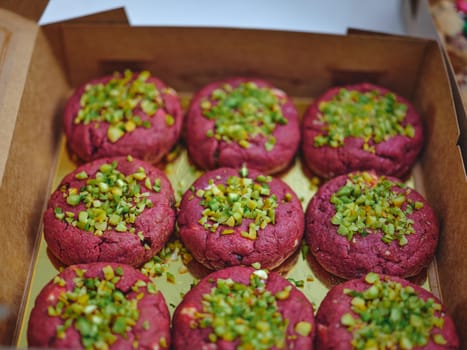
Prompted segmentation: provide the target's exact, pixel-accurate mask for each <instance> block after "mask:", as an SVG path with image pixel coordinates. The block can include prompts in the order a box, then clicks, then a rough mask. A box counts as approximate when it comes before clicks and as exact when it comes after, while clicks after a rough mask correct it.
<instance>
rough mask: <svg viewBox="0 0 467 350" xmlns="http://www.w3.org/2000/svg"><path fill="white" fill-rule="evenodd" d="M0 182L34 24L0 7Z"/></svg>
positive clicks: (26, 71)
mask: <svg viewBox="0 0 467 350" xmlns="http://www.w3.org/2000/svg"><path fill="white" fill-rule="evenodd" d="M0 23H1V24H0V123H1V125H2V127H1V128H0V149H1V152H0V184H1V182H2V180H3V174H4V171H5V165H6V161H7V158H8V154H9V149H10V144H11V140H12V137H13V130H14V128H15V125H16V119H17V116H18V111H19V107H20V102H21V97H22V95H23V90H24V85H25V83H26V78H27V75H28V70H29V64H30V62H31V56H32V52H33V49H34V45H35V40H36V35H37V32H38V26H37V25H36V24H35V23H34V22H33V21H31V20H27V19H25V18H23V17H21V16H19V15H17V14H14V13H12V12H10V11H7V10H3V9H0Z"/></svg>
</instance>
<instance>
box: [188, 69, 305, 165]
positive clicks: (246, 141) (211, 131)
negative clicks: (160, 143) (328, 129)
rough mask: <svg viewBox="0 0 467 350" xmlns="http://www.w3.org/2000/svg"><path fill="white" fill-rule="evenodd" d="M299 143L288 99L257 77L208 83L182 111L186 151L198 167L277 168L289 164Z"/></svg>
mask: <svg viewBox="0 0 467 350" xmlns="http://www.w3.org/2000/svg"><path fill="white" fill-rule="evenodd" d="M299 142H300V131H299V121H298V114H297V110H296V109H295V107H294V105H293V103H292V101H291V99H290V98H289V97H288V96H287V95H286V93H285V92H283V91H282V90H279V89H277V88H275V87H273V86H272V85H271V84H270V83H268V82H266V81H263V80H260V79H249V78H231V79H226V80H222V81H217V82H214V83H211V84H209V85H207V86H205V87H204V88H202V89H201V90H200V91H199V92H198V93H197V94H196V95H195V96H194V97H193V100H192V101H191V104H190V107H189V109H188V113H187V116H186V144H187V148H188V154H189V156H190V159H191V160H192V161H193V162H194V163H195V164H196V165H197V166H199V167H200V168H202V169H208V170H211V169H215V168H220V167H232V168H239V167H241V166H242V165H243V164H245V165H246V166H247V167H248V168H255V169H257V170H259V171H261V172H263V173H267V174H271V173H276V172H278V171H280V170H283V169H284V168H286V167H287V166H288V165H290V164H291V162H292V160H293V158H294V156H295V153H296V151H297V149H298V146H299Z"/></svg>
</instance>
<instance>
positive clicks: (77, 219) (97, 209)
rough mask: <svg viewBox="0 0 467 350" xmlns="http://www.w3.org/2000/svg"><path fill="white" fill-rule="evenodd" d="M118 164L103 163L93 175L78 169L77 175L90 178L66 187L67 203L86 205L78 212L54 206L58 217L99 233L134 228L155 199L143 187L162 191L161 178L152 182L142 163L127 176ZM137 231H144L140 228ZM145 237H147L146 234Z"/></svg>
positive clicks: (131, 229)
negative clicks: (64, 210) (79, 186)
mask: <svg viewBox="0 0 467 350" xmlns="http://www.w3.org/2000/svg"><path fill="white" fill-rule="evenodd" d="M117 165H118V164H117V162H116V161H114V162H112V163H111V164H109V163H105V164H102V165H101V166H100V168H99V170H98V171H97V172H96V174H95V175H94V176H92V177H91V176H88V174H86V173H85V172H84V171H82V172H80V173H78V174H77V175H76V176H75V177H76V178H77V179H81V178H82V179H86V185H85V186H83V187H81V188H80V189H77V188H74V187H70V188H68V190H66V189H62V191H63V192H64V197H65V198H66V202H67V204H69V205H71V206H78V205H84V207H85V208H84V209H83V210H81V211H80V212H79V213H78V214H77V215H75V214H74V213H72V212H66V213H63V210H62V209H61V208H59V207H57V208H54V213H55V217H56V218H57V219H59V220H66V221H67V222H68V223H69V224H71V225H73V226H75V227H78V228H79V229H81V230H85V231H89V232H92V233H94V234H95V235H97V236H100V235H102V234H103V232H104V231H106V230H115V231H118V232H128V231H129V232H134V231H135V228H134V223H135V220H136V218H137V217H138V216H139V215H140V214H141V213H142V212H143V211H144V209H145V208H151V207H152V206H153V203H152V201H151V199H149V198H148V196H149V192H147V191H142V188H143V187H146V188H147V189H148V190H149V191H154V192H159V191H160V179H159V178H157V179H154V180H153V182H151V180H150V179H149V177H148V176H147V174H146V172H145V170H144V168H142V167H140V168H138V169H137V171H136V172H135V173H133V174H130V175H128V176H125V175H124V174H122V173H121V172H120V171H118V170H117ZM84 174H85V175H86V177H84ZM140 182H141V183H143V184H147V183H148V182H149V184H150V186H149V187H148V186H142V185H141V184H140ZM153 184H154V185H153ZM152 185H153V186H152ZM151 186H152V187H151ZM68 213H69V214H68ZM134 233H136V234H138V235H142V233H140V232H134ZM141 241H144V236H142V239H141Z"/></svg>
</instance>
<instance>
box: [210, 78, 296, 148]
mask: <svg viewBox="0 0 467 350" xmlns="http://www.w3.org/2000/svg"><path fill="white" fill-rule="evenodd" d="M209 98H210V99H211V100H203V101H202V102H201V109H202V111H203V115H204V116H205V117H206V118H208V119H213V120H215V127H214V130H209V131H208V132H207V135H206V136H208V137H215V138H216V139H217V140H223V141H226V142H236V143H238V144H239V145H240V146H241V147H243V148H248V147H250V142H249V141H248V140H249V139H250V138H253V137H256V136H263V137H264V138H265V139H266V141H265V144H264V148H265V149H266V150H267V151H271V150H272V149H273V148H274V145H275V143H276V139H275V137H274V136H273V132H274V130H275V129H276V126H277V125H285V124H287V119H286V118H285V117H284V116H283V114H282V109H281V105H282V104H283V103H284V102H283V100H282V99H281V98H280V97H278V96H277V95H276V94H275V93H274V91H273V90H272V89H271V88H265V87H258V86H257V85H256V84H255V83H253V82H246V83H241V84H240V85H239V86H237V87H236V88H232V86H230V85H225V86H224V87H222V88H218V89H216V90H214V91H213V92H212V93H211V96H210V97H209Z"/></svg>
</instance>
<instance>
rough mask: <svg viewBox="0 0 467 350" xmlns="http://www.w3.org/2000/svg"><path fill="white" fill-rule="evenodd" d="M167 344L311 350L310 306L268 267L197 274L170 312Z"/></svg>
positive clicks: (313, 322) (197, 346)
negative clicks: (198, 276) (169, 336)
mask: <svg viewBox="0 0 467 350" xmlns="http://www.w3.org/2000/svg"><path fill="white" fill-rule="evenodd" d="M172 324H173V332H172V336H173V338H172V339H173V348H174V350H180V349H232V350H233V349H243V350H247V349H250V350H253V349H255V350H266V349H297V350H301V349H303V350H305V349H306V350H309V349H313V340H314V337H315V334H316V330H315V321H314V316H313V307H312V305H311V303H310V302H309V301H308V300H307V298H306V297H305V296H304V295H303V293H302V292H300V291H299V290H298V289H297V288H296V287H295V286H294V285H293V284H291V283H290V282H289V281H287V280H286V279H285V278H283V277H282V276H281V275H279V274H277V273H274V272H266V271H265V270H255V269H253V268H248V267H238V266H236V267H230V268H227V269H224V270H219V271H216V272H214V273H212V274H210V275H208V276H206V277H205V278H204V279H202V280H201V281H200V282H199V283H198V284H197V285H196V286H195V287H193V288H192V289H191V290H190V291H189V292H188V293H187V294H186V295H185V296H184V298H183V300H182V302H181V303H180V304H179V305H178V307H177V309H176V310H175V313H174V317H173V323H172Z"/></svg>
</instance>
